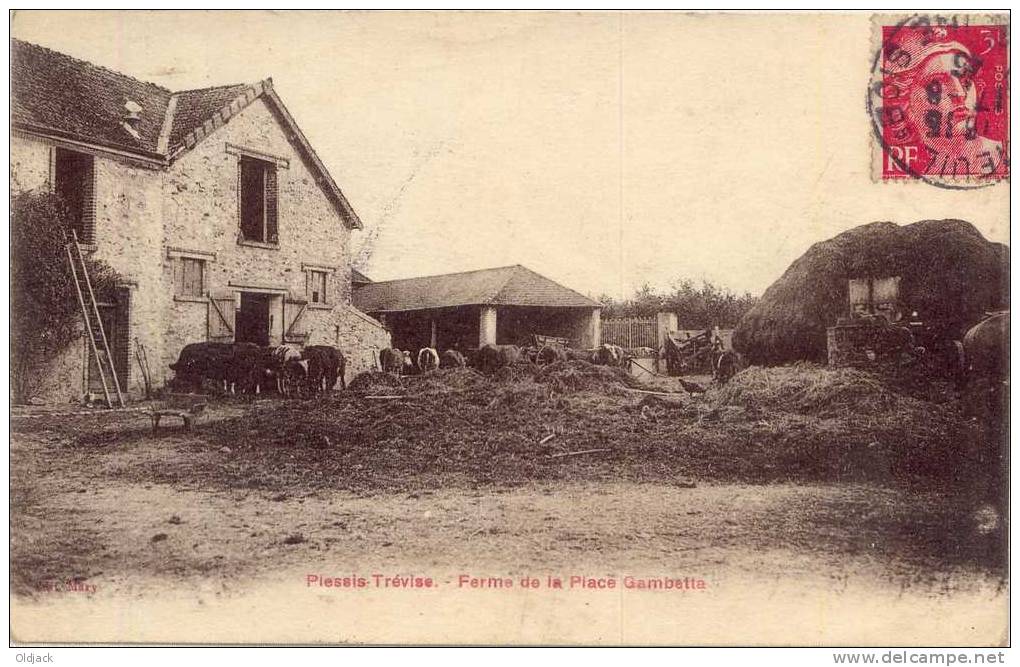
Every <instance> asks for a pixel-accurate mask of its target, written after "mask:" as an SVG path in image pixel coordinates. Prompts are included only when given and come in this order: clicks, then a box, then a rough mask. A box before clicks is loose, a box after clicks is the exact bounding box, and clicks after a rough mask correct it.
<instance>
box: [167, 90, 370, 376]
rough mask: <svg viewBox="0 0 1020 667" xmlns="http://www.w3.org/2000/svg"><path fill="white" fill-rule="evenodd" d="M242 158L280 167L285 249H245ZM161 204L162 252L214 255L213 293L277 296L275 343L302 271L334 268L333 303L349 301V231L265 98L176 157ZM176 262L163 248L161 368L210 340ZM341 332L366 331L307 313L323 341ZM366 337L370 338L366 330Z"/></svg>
mask: <svg viewBox="0 0 1020 667" xmlns="http://www.w3.org/2000/svg"><path fill="white" fill-rule="evenodd" d="M239 152H242V153H250V154H253V155H255V156H260V157H265V158H267V159H271V160H272V161H273V162H275V163H276V164H277V169H276V173H277V183H278V193H279V194H278V211H279V213H278V227H279V243H278V244H277V245H275V246H273V247H264V246H257V245H249V244H244V243H239V240H238V239H239V233H240V219H239V218H240V212H239V194H238V185H239V177H238V160H239V157H238V153H239ZM163 200H164V202H165V210H164V229H165V236H164V239H163V244H164V246H165V247H166V248H171V249H175V250H176V251H183V252H193V253H208V254H210V255H214V256H215V257H214V258H211V259H210V260H209V261H207V263H206V274H205V287H206V290H207V292H208V293H209V294H211V295H224V294H229V293H236V292H238V291H243V290H246V289H247V290H266V291H270V292H273V293H275V294H279V295H281V298H277V299H274V301H273V310H272V315H273V317H274V322H273V327H272V334H273V335H272V339H271V342H272V343H279V342H282V341H281V340H280V337H281V334H282V322H281V320H282V317H283V315H282V312H281V311H280V310H279V305H280V304H282V296H283V295H290V296H292V297H302V298H303V297H305V296H306V295H305V291H306V272H305V270H304V269H305V268H307V267H310V266H313V267H317V268H328V269H330V272H329V273H328V281H329V284H328V285H327V303H328V304H330V305H333V306H347V305H349V304H350V298H351V296H350V261H349V239H350V231H349V230H348V229H347V228H346V227H345V226H344V224H343V222H342V221H341V219H340V217H339V215H338V214H337V212H336V210H335V209H334V208H333V206H332V204H331V203H330V202H329V200H328V199H327V198H326V195H325V194H324V193H323V191H322V189H321V188H320V187H319V185H318V184H317V183H316V179H315V176H314V174H313V173H312V172H311V171H310V170H309V168H308V165H307V164H306V163H305V162H304V160H303V159H302V158H301V156H300V154H299V153H298V151H297V150H296V147H295V146H294V145H293V144H291V142H290V141H289V140H288V139H287V136H286V134H285V131H284V129H283V127H282V126H281V125H280V124H279V122H278V120H277V118H276V117H275V115H274V112H273V111H272V109H271V108H270V107H269V106H268V105H267V104H266V103H265V102H264V101H263V100H261V99H260V100H256V101H255V102H254V103H252V104H251V105H250V106H249V107H248V108H246V109H245V110H244V111H242V112H241V113H240V114H238V115H236V116H234V117H233V118H231V119H230V121H229V122H228V123H227V124H225V125H224V126H222V127H220V128H219V129H217V130H216V131H214V132H213V133H212V134H210V135H209V136H208V137H206V138H205V139H204V140H203V141H201V142H200V143H198V145H196V146H195V147H194V148H193V149H191V150H190V151H189V152H187V153H185V154H184V155H182V156H181V157H180V158H179V159H178V160H177V161H175V162H174V163H173V164H172V165H171V166H170V168H169V170H168V171H167V172H166V174H165V176H164V182H163ZM175 261H176V260H175V259H174V258H171V257H169V256H168V255H167V253H165V252H164V255H163V257H162V259H161V266H162V275H163V282H164V283H165V284H166V285H167V286H168V287H167V288H166V292H165V295H164V310H165V312H166V313H167V314H168V316H167V317H166V319H165V321H164V327H165V329H164V332H163V336H164V340H165V343H166V344H165V348H164V351H163V359H162V366H163V367H166V366H167V365H168V364H170V363H172V362H173V361H174V360H175V359H176V356H177V353H178V352H179V350H180V349H181V348H182V347H183V346H184V345H185V344H187V343H190V342H195V341H201V340H205V339H206V334H207V327H208V318H209V317H210V311H209V306H208V304H206V303H200V302H195V301H183V300H178V299H175V298H174V296H173V293H174V286H173V276H174V262H175ZM348 319H351V322H350V323H347V320H348ZM340 320H343V322H340ZM337 326H340V328H341V330H342V331H344V332H346V331H348V330H351V331H353V330H361V326H362V325H361V324H360V320H359V319H358V318H357V317H354V316H352V315H351V314H350V313H349V312H348V311H347V310H346V309H343V308H340V309H337V308H333V309H328V308H326V309H316V308H311V307H310V308H306V309H305V311H304V314H303V315H302V328H304V329H305V330H306V331H307V332H308V333H309V334H310V335H313V336H314V338H316V339H317V342H319V343H328V344H334V345H335V344H337V340H338V338H337V333H336V331H337V329H336V327H337ZM365 331H366V334H365V335H366V336H367V337H368V338H369V339H373V340H374V338H373V337H374V334H372V333H369V332H370V329H368V330H365ZM339 340H341V341H342V342H343V344H342V345H340V347H341V349H342V350H343V352H344V354H345V355H347V356H352V353H353V350H354V348H356V347H358V337H357V336H353V335H350V334H346V333H345V334H343V335H342V336H341V337H340V338H339ZM309 341H310V342H311V343H314V342H316V341H315V340H313V339H312V338H309ZM370 344H371V341H370ZM355 356H356V355H355Z"/></svg>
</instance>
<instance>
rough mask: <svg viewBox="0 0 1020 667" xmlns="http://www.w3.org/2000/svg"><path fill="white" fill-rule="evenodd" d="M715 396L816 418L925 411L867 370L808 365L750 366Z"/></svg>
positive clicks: (721, 402)
mask: <svg viewBox="0 0 1020 667" xmlns="http://www.w3.org/2000/svg"><path fill="white" fill-rule="evenodd" d="M715 399H716V402H717V404H718V405H723V406H725V405H730V406H744V407H750V408H754V409H762V410H778V411H783V412H793V413H797V414H803V415H814V416H818V417H834V416H841V415H849V414H855V413H856V414H864V415H876V414H879V413H888V412H892V411H904V410H911V409H914V410H924V409H925V407H924V404H922V402H921V401H918V400H917V399H914V398H911V397H909V396H905V395H903V394H900V393H897V392H895V391H893V390H892V389H891V388H890V387H889V386H888V385H887V384H886V383H885V382H884V381H883V379H881V378H879V377H878V376H876V375H873V374H871V373H868V372H866V371H862V370H858V369H855V368H828V367H825V366H818V365H815V364H809V363H799V364H795V365H793V366H780V367H778V368H762V367H759V366H752V367H750V368H747V369H745V370H743V371H741V372H740V373H738V374H737V375H735V376H734V377H733V378H732V379H731V380H730V381H729V382H728V383H727V384H726V385H725V386H724V387H723V388H722V389H720V390H719V391H718V393H717V394H716V395H715Z"/></svg>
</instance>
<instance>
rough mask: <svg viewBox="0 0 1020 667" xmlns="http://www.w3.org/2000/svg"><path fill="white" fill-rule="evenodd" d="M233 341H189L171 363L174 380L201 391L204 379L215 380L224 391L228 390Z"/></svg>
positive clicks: (192, 389)
mask: <svg viewBox="0 0 1020 667" xmlns="http://www.w3.org/2000/svg"><path fill="white" fill-rule="evenodd" d="M233 348H234V346H233V345H232V344H231V343H189V344H188V345H185V346H184V348H183V349H182V350H181V353H180V354H179V355H178V356H177V361H176V362H174V363H172V364H170V368H171V370H173V371H174V381H175V382H176V383H179V384H181V385H184V386H185V387H187V388H188V389H190V390H191V391H199V390H201V388H202V381H203V380H206V379H209V380H213V381H215V382H216V383H217V384H219V385H220V386H221V387H223V390H224V391H227V390H228V387H227V377H228V374H229V373H230V367H231V361H232V359H233V356H234V349H233Z"/></svg>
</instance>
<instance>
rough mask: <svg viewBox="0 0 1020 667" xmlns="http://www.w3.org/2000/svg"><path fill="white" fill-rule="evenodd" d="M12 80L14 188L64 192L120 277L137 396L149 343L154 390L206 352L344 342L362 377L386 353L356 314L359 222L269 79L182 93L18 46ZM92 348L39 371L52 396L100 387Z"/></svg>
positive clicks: (113, 320)
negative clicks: (181, 361)
mask: <svg viewBox="0 0 1020 667" xmlns="http://www.w3.org/2000/svg"><path fill="white" fill-rule="evenodd" d="M11 71H12V77H11V78H12V90H11V92H12V101H11V109H12V112H11V114H12V116H11V124H12V137H11V187H12V190H13V191H14V192H16V193H17V192H25V191H29V190H33V191H48V192H55V193H57V194H59V195H61V197H62V198H63V200H64V202H65V204H66V205H67V207H68V208H69V210H70V212H71V216H72V220H73V226H74V228H75V230H76V232H77V234H78V238H79V240H80V242H81V244H82V248H83V250H84V251H85V252H86V253H91V254H92V255H93V256H94V257H96V258H97V259H102V260H104V261H106V262H107V263H108V264H110V265H111V266H112V267H113V268H114V269H115V270H116V271H117V272H118V273H119V274H120V275H121V276H122V277H123V279H124V281H123V285H122V286H121V289H120V290H119V292H118V294H117V295H116V298H115V299H113V300H112V302H110V303H105V304H103V305H102V313H101V317H102V319H103V321H104V324H105V329H106V331H107V333H108V335H109V338H110V342H111V348H112V356H113V359H114V367H115V368H116V369H117V374H118V377H119V378H120V383H121V385H122V387H125V388H126V390H127V391H128V393H129V394H132V395H137V394H138V393H139V392H140V391H141V388H142V383H141V377H140V376H141V374H140V372H139V366H138V365H137V363H136V357H135V353H136V350H138V349H140V348H141V349H144V350H145V353H146V355H147V357H148V360H149V365H150V370H151V375H152V380H153V382H154V384H155V385H156V386H159V385H160V384H162V383H163V382H165V381H166V380H167V379H169V377H170V376H171V371H170V370H169V368H168V364H170V363H171V362H173V360H174V359H175V358H176V356H177V354H178V352H179V351H180V349H181V348H182V347H183V346H184V345H185V344H187V343H191V342H196V341H205V340H211V341H238V342H253V343H258V344H261V345H266V344H280V343H284V342H286V343H294V344H298V345H302V344H328V345H335V346H336V347H339V348H340V349H341V350H342V351H343V353H344V354H345V355H346V356H347V357H348V358H349V365H348V373H351V374H353V373H356V372H358V371H359V370H363V369H364V368H365V367H367V366H368V365H370V364H371V363H372V359H373V354H372V348H380V347H385V346H387V345H389V335H388V334H387V332H386V331H385V329H383V328H382V327H381V326H380V324H379V323H378V322H377V321H375V320H373V319H372V318H371V317H369V316H367V315H365V314H364V313H362V312H360V311H358V310H357V309H356V308H354V307H353V306H352V305H351V274H352V270H351V265H350V253H349V248H350V236H351V232H352V230H356V229H359V228H361V221H360V220H359V219H358V216H357V214H356V213H355V212H354V209H353V208H352V207H351V205H350V204H349V202H348V201H347V199H346V197H345V196H344V194H343V192H342V191H341V190H340V188H339V187H338V186H337V184H336V182H334V180H333V178H332V177H331V176H330V174H329V173H328V172H327V170H326V168H325V166H324V165H323V163H322V161H321V160H320V159H319V157H318V156H317V155H316V153H315V151H314V150H313V148H312V146H311V145H310V144H309V142H308V140H307V139H306V138H305V136H304V134H303V133H302V132H301V130H300V128H299V127H298V125H297V123H296V122H295V120H294V118H293V117H292V116H291V114H290V113H289V112H288V111H287V108H286V107H285V106H284V104H283V102H282V100H281V99H280V97H279V96H278V94H277V93H276V91H275V90H274V88H273V83H272V79H266V80H264V81H258V82H255V83H251V84H245V83H242V84H235V85H228V86H217V87H214V88H205V89H201V90H184V91H178V92H171V91H170V90H167V89H165V88H162V87H160V86H157V85H154V84H151V83H146V82H143V81H139V80H137V79H134V78H131V77H129V76H125V75H123V74H119V73H117V72H113V71H110V70H108V69H105V68H102V67H98V66H95V65H92V64H89V63H87V62H83V61H81V60H77V59H74V58H71V57H69V56H66V55H63V54H60V53H57V52H54V51H51V50H49V49H45V48H42V47H40V46H36V45H34V44H29V43H26V42H23V41H19V40H12V42H11ZM69 298H74V297H73V295H69ZM85 338H86V337H85V336H83V337H82V340H81V342H80V344H77V343H76V344H74V345H73V346H72V348H71V349H68V350H67V351H66V353H65V354H63V355H61V356H60V357H59V358H58V359H54V360H52V362H51V364H50V366H49V367H48V368H46V369H41V370H40V372H41V373H43V374H44V376H45V378H46V381H45V383H44V384H45V390H44V392H43V395H42V398H44V399H45V400H50V401H58V400H59V401H65V400H80V399H81V398H82V396H83V395H87V394H89V393H91V392H95V391H96V390H97V380H98V378H96V377H95V375H97V373H95V372H91V371H90V363H89V355H90V353H89V351H88V346H87V344H86V341H85Z"/></svg>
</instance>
